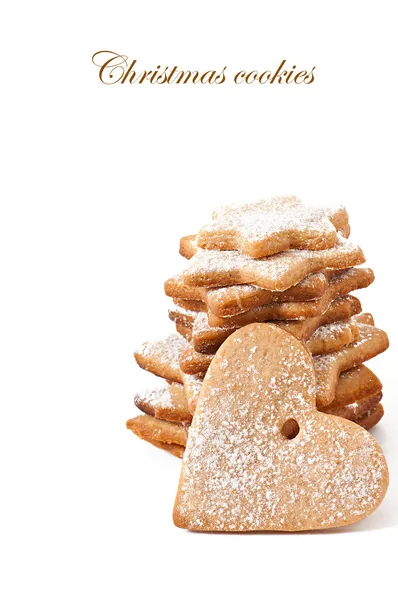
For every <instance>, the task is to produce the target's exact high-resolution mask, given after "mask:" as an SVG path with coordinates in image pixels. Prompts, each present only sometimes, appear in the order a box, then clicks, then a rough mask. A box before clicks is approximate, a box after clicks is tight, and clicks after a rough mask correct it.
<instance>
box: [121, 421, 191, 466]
mask: <svg viewBox="0 0 398 600" xmlns="http://www.w3.org/2000/svg"><path fill="white" fill-rule="evenodd" d="M126 427H127V429H129V430H130V431H132V432H133V433H135V435H136V436H138V437H139V438H141V439H142V440H145V441H147V442H149V443H150V444H152V445H153V446H156V447H157V448H162V449H163V450H167V451H168V452H170V453H171V454H174V456H178V457H179V458H182V456H183V454H184V447H185V445H186V442H187V439H188V429H187V428H186V427H184V426H182V425H180V424H176V423H169V422H167V421H161V420H160V419H156V418H155V417H150V416H148V415H140V416H138V417H135V418H134V419H129V420H128V421H127V423H126Z"/></svg>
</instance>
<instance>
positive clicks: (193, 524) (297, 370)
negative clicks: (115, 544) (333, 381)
mask: <svg viewBox="0 0 398 600" xmlns="http://www.w3.org/2000/svg"><path fill="white" fill-rule="evenodd" d="M253 327H254V328H256V329H254V330H253V329H252V328H253ZM264 327H265V326H264V325H257V326H250V327H249V328H246V329H245V330H242V332H240V331H239V332H237V333H235V334H234V335H233V336H232V337H231V338H230V339H229V340H228V342H227V343H226V344H225V345H224V346H223V348H222V349H221V350H220V353H219V354H218V355H217V357H216V359H215V361H213V364H212V366H211V367H210V370H209V372H208V375H207V376H206V378H205V382H204V385H203V388H202V394H201V397H200V401H199V404H198V407H197V411H196V413H195V416H194V420H193V425H192V427H191V430H190V435H189V439H188V444H187V449H186V452H185V456H184V463H183V469H182V477H181V482H180V489H179V493H178V495H177V501H176V506H177V508H178V517H179V519H181V521H182V522H183V523H184V526H186V527H188V528H191V529H198V530H201V529H202V530H209V529H210V530H222V531H245V530H261V529H276V530H278V529H279V530H300V529H313V528H326V527H332V526H337V525H343V524H346V523H347V522H353V521H355V520H358V519H359V518H362V517H363V516H365V515H366V514H369V513H370V512H371V511H372V510H374V508H375V507H376V506H377V505H378V504H379V502H380V501H381V499H382V496H383V495H384V491H385V487H386V479H387V471H386V465H385V461H384V458H383V456H382V454H381V452H380V450H379V448H378V446H377V444H376V442H375V441H374V440H373V438H372V437H371V436H370V435H369V434H367V433H366V432H365V431H362V430H361V429H360V428H359V427H357V426H355V425H353V424H351V423H348V422H346V421H343V420H340V419H335V418H334V417H330V416H327V415H323V414H321V413H319V412H317V411H316V410H315V408H314V407H315V379H314V373H313V369H312V363H311V360H310V359H309V356H308V354H307V352H306V351H305V349H304V348H303V347H302V346H301V345H300V344H299V343H298V342H297V341H295V340H294V339H293V338H291V337H290V336H287V335H284V336H283V338H284V339H283V341H282V342H281V338H280V334H282V332H281V331H280V330H279V329H277V328H275V327H274V328H272V329H273V333H272V335H270V338H269V339H268V342H266V343H264V339H263V338H262V337H261V335H262V334H261V335H260V334H258V331H259V330H258V329H257V328H264ZM268 327H269V326H268ZM248 329H249V330H251V333H249V332H248ZM253 331H254V333H253ZM276 331H278V332H279V335H278V334H275V333H274V332H276ZM259 335H260V337H259ZM275 335H276V338H275ZM264 347H265V348H266V351H264ZM253 348H255V350H254V351H253ZM289 418H294V419H296V421H297V422H298V424H299V427H300V432H299V434H298V435H297V437H295V438H294V439H293V440H287V439H286V438H284V436H283V435H282V434H281V428H282V425H283V424H284V423H285V421H286V420H287V419H289Z"/></svg>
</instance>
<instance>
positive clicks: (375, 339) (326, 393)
mask: <svg viewBox="0 0 398 600" xmlns="http://www.w3.org/2000/svg"><path fill="white" fill-rule="evenodd" d="M358 327H359V338H358V340H357V341H356V342H354V343H352V344H350V345H349V346H345V347H344V348H342V349H341V350H339V351H338V352H333V353H332V354H324V355H322V356H314V358H313V361H314V368H315V373H316V380H317V394H316V401H317V406H318V407H322V406H328V405H329V404H331V402H333V398H334V397H335V392H336V387H337V384H338V380H339V375H340V373H341V372H342V371H347V370H348V369H352V368H353V367H356V366H358V365H361V364H362V363H364V362H366V361H367V360H370V359H371V358H373V357H374V356H377V355H378V354H380V353H381V352H384V351H385V350H387V348H388V346H389V341H388V336H387V334H386V333H385V332H384V331H383V330H382V329H378V328H377V327H374V326H373V325H365V324H364V323H358Z"/></svg>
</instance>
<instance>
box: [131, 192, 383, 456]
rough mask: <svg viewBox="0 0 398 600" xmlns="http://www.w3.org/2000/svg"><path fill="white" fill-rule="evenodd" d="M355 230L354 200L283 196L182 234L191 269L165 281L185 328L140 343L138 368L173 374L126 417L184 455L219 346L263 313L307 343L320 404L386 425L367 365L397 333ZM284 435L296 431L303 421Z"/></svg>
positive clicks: (145, 435)
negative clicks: (322, 203) (367, 298)
mask: <svg viewBox="0 0 398 600" xmlns="http://www.w3.org/2000/svg"><path fill="white" fill-rule="evenodd" d="M349 235H350V225H349V219H348V214H347V211H346V210H345V209H344V208H343V207H339V208H337V209H333V208H325V207H314V206H307V205H305V204H303V203H302V202H301V201H300V200H298V199H297V198H295V197H282V198H272V199H270V200H266V201H261V202H257V203H254V204H248V205H243V206H229V207H222V208H220V209H218V210H217V211H215V212H214V213H213V218H212V221H211V222H210V223H209V224H208V225H206V226H205V227H203V228H202V229H200V231H199V233H198V234H197V235H191V236H187V237H183V238H182V239H181V242H180V254H181V255H182V256H183V257H185V258H186V259H187V262H186V265H185V268H183V270H182V272H181V273H180V274H179V275H177V276H174V277H171V278H170V279H168V280H167V281H166V283H165V292H166V295H167V296H169V297H170V298H172V300H173V306H172V308H171V309H170V311H169V318H170V319H171V321H173V323H174V324H175V329H176V331H175V332H173V333H171V334H170V335H169V336H168V337H166V338H164V339H162V340H158V341H155V342H147V343H145V344H143V346H142V347H141V348H140V349H139V350H138V351H137V352H136V353H135V358H136V361H137V363H138V364H139V366H140V367H142V368H143V369H146V370H147V371H150V372H152V373H153V374H154V375H156V376H158V377H160V378H163V380H164V383H163V385H161V386H157V387H155V388H154V389H153V390H151V391H148V392H145V393H142V394H137V395H136V397H135V404H136V406H137V407H138V408H139V409H140V410H141V411H142V412H143V413H144V414H143V415H141V416H138V417H135V418H133V419H130V420H129V421H128V422H127V427H128V428H129V429H131V430H132V431H133V432H134V433H135V434H136V435H138V436H139V437H141V438H142V439H144V440H146V441H148V442H150V443H152V444H153V445H155V446H158V447H159V448H163V449H165V450H168V451H169V452H171V453H172V454H174V455H176V456H179V457H182V456H183V454H184V449H185V445H186V442H187V439H188V435H189V425H190V423H191V421H192V416H193V414H194V413H195V409H196V404H197V401H198V398H199V395H200V391H201V388H202V383H203V380H204V377H205V376H206V372H207V370H208V369H209V367H210V365H211V363H212V361H213V359H214V356H215V354H216V353H217V350H218V349H219V347H220V346H221V345H222V344H223V342H225V340H227V338H229V336H230V335H231V334H233V333H234V332H236V331H237V330H239V329H241V328H244V327H245V326H247V325H250V324H253V323H263V322H268V323H272V324H274V325H277V326H278V327H280V328H282V329H283V330H285V331H287V332H290V333H291V334H292V335H293V336H295V337H296V338H297V339H298V340H299V341H300V342H302V343H303V344H305V346H306V348H307V349H308V351H309V352H310V354H311V356H312V362H313V366H314V371H315V375H316V406H317V409H318V410H319V411H322V412H324V413H328V414H331V415H337V416H340V417H344V418H345V419H348V420H350V421H353V422H354V423H357V424H359V425H361V426H362V427H364V428H365V429H371V428H372V427H373V426H374V425H376V424H377V423H378V422H379V421H380V419H381V418H382V416H383V407H382V405H381V403H380V401H381V398H382V384H381V382H380V380H379V379H378V378H377V376H376V375H375V374H374V373H373V372H372V371H371V370H370V369H369V368H368V367H367V366H365V364H364V363H365V362H366V361H368V360H370V359H371V358H373V357H375V356H376V355H378V354H380V353H381V352H384V350H386V349H387V348H388V337H387V335H386V333H385V332H384V331H382V330H380V329H378V328H377V327H375V325H374V321H373V317H372V315H371V314H370V313H364V312H362V307H361V303H360V301H359V300H358V298H356V297H355V296H353V295H352V292H354V291H355V290H359V289H362V288H366V287H368V286H369V285H370V284H371V283H372V282H373V280H374V275H373V272H372V270H371V269H369V268H364V267H363V266H359V265H362V264H363V263H364V262H365V257H364V254H363V252H362V250H361V248H359V247H358V246H356V245H355V244H353V243H352V242H351V241H349V240H348V238H349ZM292 348H294V345H292ZM292 352H293V350H292ZM292 360H294V356H292ZM264 402H266V393H265V394H264ZM284 433H285V435H286V437H288V438H294V437H295V436H296V435H297V423H295V422H294V421H292V422H291V423H290V424H289V425H288V429H287V430H286V431H285V432H284Z"/></svg>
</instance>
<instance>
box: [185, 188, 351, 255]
mask: <svg viewBox="0 0 398 600" xmlns="http://www.w3.org/2000/svg"><path fill="white" fill-rule="evenodd" d="M347 223H348V214H347V211H346V210H345V208H343V207H342V206H340V207H338V208H336V209H331V208H326V207H318V206H309V205H306V204H304V203H303V202H302V201H301V200H299V199H298V198H296V197H294V196H287V197H278V198H270V199H269V200H262V201H261V202H255V203H253V204H245V205H242V206H224V207H221V208H219V209H218V210H217V211H215V212H214V213H213V220H212V222H211V223H209V224H208V225H206V226H205V227H203V228H202V229H201V230H200V231H199V233H198V235H197V239H196V241H197V244H198V246H199V247H201V248H205V249H207V250H208V249H212V250H214V249H217V250H238V251H239V252H241V253H242V254H246V255H247V256H251V257H253V258H261V257H262V256H269V255H271V254H276V253H277V252H282V251H283V250H288V249H289V248H299V249H307V250H323V249H325V248H331V247H332V246H334V245H335V244H336V242H337V231H336V230H339V229H341V228H342V227H344V226H345V225H347Z"/></svg>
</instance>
